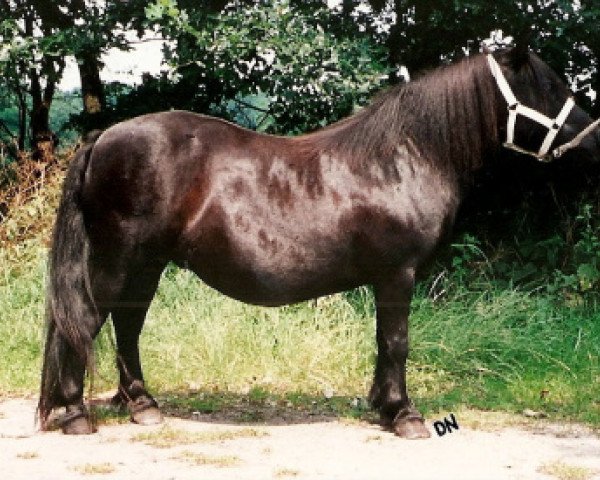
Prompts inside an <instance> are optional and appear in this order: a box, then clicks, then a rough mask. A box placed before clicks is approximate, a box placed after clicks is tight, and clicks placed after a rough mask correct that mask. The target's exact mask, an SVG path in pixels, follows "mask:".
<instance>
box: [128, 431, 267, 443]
mask: <svg viewBox="0 0 600 480" xmlns="http://www.w3.org/2000/svg"><path fill="white" fill-rule="evenodd" d="M266 436H268V433H267V432H264V431H262V430H257V429H255V428H241V429H237V430H209V431H205V432H190V431H187V430H179V429H174V428H172V427H170V426H164V427H163V428H161V429H160V430H156V431H154V432H150V433H140V434H137V435H134V436H133V437H131V441H132V442H142V443H144V444H146V445H150V446H152V447H156V448H172V447H176V446H179V445H191V444H195V443H215V442H225V441H229V440H236V439H238V438H261V437H266Z"/></svg>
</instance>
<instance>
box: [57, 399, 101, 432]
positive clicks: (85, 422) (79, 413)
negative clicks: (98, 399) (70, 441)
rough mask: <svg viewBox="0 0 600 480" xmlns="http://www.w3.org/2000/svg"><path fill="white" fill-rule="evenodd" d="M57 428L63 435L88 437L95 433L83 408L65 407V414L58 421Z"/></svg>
mask: <svg viewBox="0 0 600 480" xmlns="http://www.w3.org/2000/svg"><path fill="white" fill-rule="evenodd" d="M59 426H60V429H61V430H62V432H63V433H64V434H65V435H90V434H92V433H95V430H94V427H93V426H92V423H91V422H90V416H89V414H88V412H87V409H86V408H85V407H84V406H77V407H67V412H66V413H65V415H64V416H63V417H62V418H61V419H60V420H59Z"/></svg>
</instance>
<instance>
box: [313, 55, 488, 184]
mask: <svg viewBox="0 0 600 480" xmlns="http://www.w3.org/2000/svg"><path fill="white" fill-rule="evenodd" d="M488 68H489V67H488V64H487V61H486V58H485V56H484V55H475V56H473V57H469V58H466V59H464V60H462V61H460V62H457V63H455V64H452V65H449V66H444V67H441V68H438V69H435V70H432V71H430V72H427V73H425V74H424V75H422V76H421V77H420V78H418V79H416V80H414V81H412V82H409V83H407V84H403V85H399V86H395V87H391V88H389V89H388V90H386V91H384V92H383V93H381V94H379V95H378V96H377V97H376V98H375V100H374V101H373V102H372V103H371V105H369V106H367V107H365V108H364V109H362V110H361V111H359V112H358V113H356V114H355V115H353V116H351V117H348V118H346V119H344V120H341V121H340V122H337V123H334V124H332V125H330V126H329V127H326V128H324V129H322V130H320V131H317V132H314V133H312V134H309V135H306V136H305V138H306V140H310V143H311V144H312V145H313V146H317V148H319V150H321V151H331V152H339V153H342V154H345V155H346V156H347V157H348V160H349V161H350V162H351V166H352V167H354V169H369V168H372V166H373V163H374V162H375V163H377V164H379V165H380V166H381V167H382V169H383V170H384V171H389V167H390V166H391V165H390V164H391V163H393V160H394V156H395V154H396V149H397V148H398V146H399V145H401V144H407V143H408V144H409V145H411V144H412V145H414V146H415V147H416V148H415V149H416V150H417V152H418V153H419V154H420V156H421V157H422V158H423V159H424V160H425V161H429V162H434V163H436V164H438V165H439V167H440V168H445V169H448V168H450V169H452V170H453V171H454V172H456V173H457V174H459V175H460V174H462V173H465V172H466V171H472V170H474V169H476V168H477V167H478V166H480V164H481V162H482V157H483V155H484V154H485V153H486V152H487V151H488V150H491V148H492V146H493V145H496V144H497V140H498V127H497V125H498V121H497V111H498V109H497V105H496V102H497V101H498V95H497V91H496V89H497V87H496V85H495V83H494V81H493V77H492V76H491V75H490V72H489V69H488ZM308 143H309V142H307V144H308ZM417 152H415V153H417Z"/></svg>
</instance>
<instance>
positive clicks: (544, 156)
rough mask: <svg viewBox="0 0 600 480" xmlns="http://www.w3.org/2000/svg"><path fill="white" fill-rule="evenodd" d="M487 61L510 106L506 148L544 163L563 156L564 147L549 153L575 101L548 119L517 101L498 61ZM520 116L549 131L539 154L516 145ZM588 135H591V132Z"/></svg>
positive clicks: (566, 104)
mask: <svg viewBox="0 0 600 480" xmlns="http://www.w3.org/2000/svg"><path fill="white" fill-rule="evenodd" d="M487 59H488V63H489V65H490V70H491V71H492V75H493V76H494V78H495V79H496V83H497V84H498V88H499V89H500V92H501V93H502V96H503V97H504V99H505V100H506V103H507V104H508V121H507V126H506V142H505V143H504V146H505V147H507V148H510V149H512V150H516V151H517V152H520V153H525V154H527V155H531V156H533V157H535V158H537V159H538V160H540V161H542V162H549V161H551V160H552V159H553V158H555V157H558V156H560V155H562V154H563V153H564V152H565V151H566V150H567V149H565V148H563V147H564V146H563V147H558V148H556V149H555V150H553V151H552V152H551V153H548V152H549V150H550V147H551V146H552V142H554V139H555V138H556V135H558V132H559V131H560V129H561V128H562V127H563V125H564V124H565V122H566V121H567V118H568V117H569V114H570V113H571V110H572V109H573V107H574V106H575V100H573V97H569V98H567V100H566V102H565V104H564V106H563V107H562V109H561V111H560V113H559V114H558V115H557V116H556V118H554V119H552V118H550V117H547V116H546V115H544V114H543V113H540V112H538V111H537V110H533V109H532V108H529V107H526V106H525V105H523V104H522V103H521V102H519V101H518V100H517V97H515V94H514V93H513V91H512V89H511V88H510V85H509V84H508V82H507V81H506V77H505V76H504V74H503V73H502V69H501V68H500V65H498V62H497V61H496V59H495V58H494V57H493V56H492V55H491V54H488V55H487ZM519 114H520V115H523V116H524V117H527V118H530V119H531V120H533V121H534V122H537V123H539V124H541V125H543V126H544V127H546V128H547V129H548V133H547V134H546V138H544V141H543V142H542V146H541V147H540V150H539V151H538V152H532V151H530V150H526V149H524V148H521V147H519V146H518V145H515V144H514V139H515V125H516V123H517V117H518V116H519ZM586 130H587V129H586ZM590 131H591V130H590ZM582 133H583V132H582ZM587 133H589V131H588V132H587ZM587 133H586V135H587ZM578 137H579V136H578ZM571 148H572V147H571Z"/></svg>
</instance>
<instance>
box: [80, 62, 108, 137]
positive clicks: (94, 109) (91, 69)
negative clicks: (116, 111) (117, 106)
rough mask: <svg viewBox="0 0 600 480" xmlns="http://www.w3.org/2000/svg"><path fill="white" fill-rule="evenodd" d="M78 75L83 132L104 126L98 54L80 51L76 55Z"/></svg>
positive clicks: (104, 104) (102, 93)
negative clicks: (79, 79)
mask: <svg viewBox="0 0 600 480" xmlns="http://www.w3.org/2000/svg"><path fill="white" fill-rule="evenodd" d="M77 63H78V64H79V77H80V78H81V99H82V101H83V113H84V121H83V129H84V130H85V132H88V131H90V130H94V129H97V128H104V127H105V126H106V125H104V124H103V123H104V119H103V117H104V115H103V114H104V113H105V110H106V96H105V93H104V85H103V83H102V79H101V78H100V68H101V63H100V60H99V54H94V53H82V54H81V55H80V56H78V57H77Z"/></svg>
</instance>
